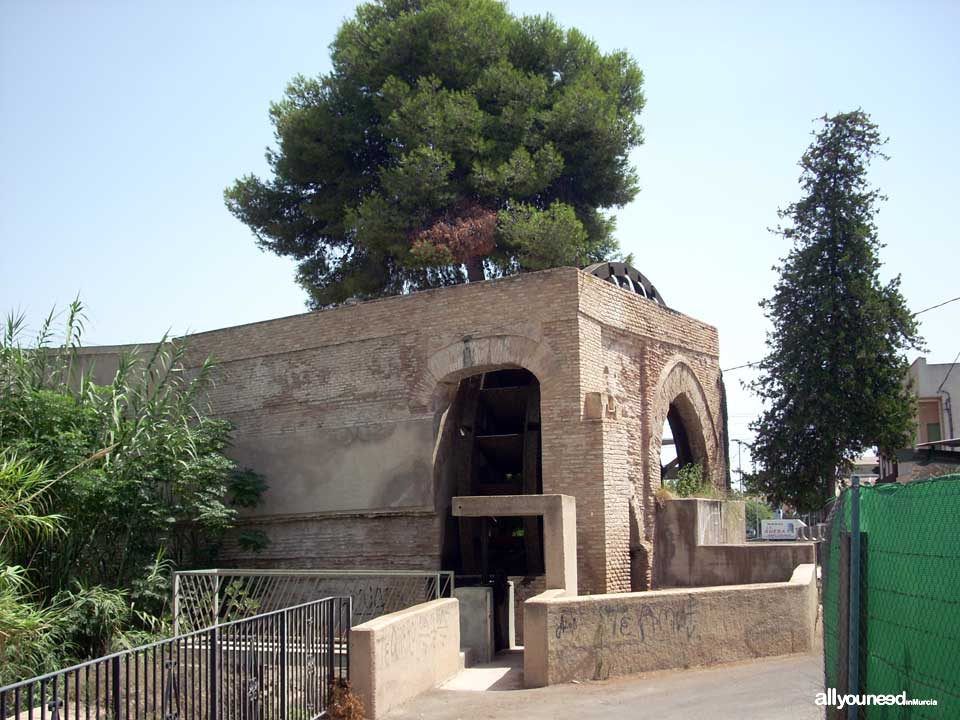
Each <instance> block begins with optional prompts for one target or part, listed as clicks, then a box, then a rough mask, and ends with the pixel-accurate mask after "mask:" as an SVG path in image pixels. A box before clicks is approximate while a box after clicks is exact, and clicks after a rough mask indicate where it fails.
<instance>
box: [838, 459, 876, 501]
mask: <svg viewBox="0 0 960 720" xmlns="http://www.w3.org/2000/svg"><path fill="white" fill-rule="evenodd" d="M879 473H880V458H878V457H877V456H876V454H874V453H872V452H866V453H863V454H862V455H860V456H859V457H858V458H857V459H856V460H854V461H853V466H852V467H851V468H850V472H849V473H848V474H847V476H846V477H843V478H841V479H840V482H841V484H842V485H843V487H849V486H850V485H851V484H852V483H853V479H854V478H857V479H858V480H859V481H860V484H861V485H873V484H874V483H875V482H876V481H877V480H878V479H879V477H880V474H879ZM837 492H838V493H839V492H840V490H839V488H838V489H837Z"/></svg>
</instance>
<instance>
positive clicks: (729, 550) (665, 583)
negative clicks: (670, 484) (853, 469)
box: [654, 498, 816, 588]
mask: <svg viewBox="0 0 960 720" xmlns="http://www.w3.org/2000/svg"><path fill="white" fill-rule="evenodd" d="M656 535H657V540H656V553H655V555H654V579H655V583H656V587H658V588H669V587H705V586H710V585H739V584H744V583H766V582H782V581H784V580H787V579H788V578H789V577H790V576H791V574H792V573H793V570H794V568H796V567H797V566H798V565H802V564H804V563H814V562H816V549H815V546H814V544H813V543H812V542H750V543H747V542H744V541H742V539H741V540H740V541H739V542H737V541H736V539H737V538H742V537H743V503H740V502H734V503H731V502H723V501H719V500H703V499H698V498H683V499H675V500H670V501H668V502H666V503H664V504H663V506H662V507H661V508H659V509H658V511H657V530H656Z"/></svg>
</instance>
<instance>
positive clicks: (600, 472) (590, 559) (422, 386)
mask: <svg viewBox="0 0 960 720" xmlns="http://www.w3.org/2000/svg"><path fill="white" fill-rule="evenodd" d="M189 347H190V351H189V354H188V365H189V366H190V367H197V366H198V365H199V364H200V363H201V361H202V360H203V359H204V358H205V357H207V356H208V355H213V356H214V357H215V358H216V359H217V361H218V362H219V372H218V374H217V377H216V385H215V387H214V388H213V389H212V390H211V392H210V395H209V401H210V406H211V409H212V411H213V413H214V414H215V415H217V416H219V417H222V418H224V419H226V420H229V421H230V422H232V423H233V424H234V426H235V428H236V431H235V433H234V442H233V446H232V448H231V450H230V452H231V454H232V455H233V457H235V458H236V459H237V461H238V462H239V463H240V464H241V465H244V466H248V467H251V468H253V469H254V470H256V471H258V472H260V473H262V474H263V475H264V476H265V478H266V480H267V482H268V484H269V486H270V487H269V490H268V491H267V492H266V494H265V497H264V504H263V506H262V507H260V508H257V510H256V512H255V513H253V514H251V515H249V516H248V517H247V518H246V522H247V523H248V524H250V525H251V526H255V527H256V528H257V529H260V530H263V531H264V532H265V533H266V535H267V536H268V538H269V539H270V541H271V544H270V545H269V547H267V549H266V550H265V551H263V552H262V553H261V554H259V555H253V556H251V555H244V554H242V553H241V552H240V551H239V548H238V547H237V546H236V545H233V544H231V543H229V542H228V543H227V544H226V546H225V550H224V557H223V558H222V561H221V562H222V563H223V564H228V565H235V566H241V565H246V566H258V567H265V566H266V567H277V568H284V567H287V568H298V567H299V568H304V567H328V568H357V567H358V568H364V567H367V568H406V569H424V570H435V569H442V568H441V565H442V557H443V553H442V548H443V545H444V541H445V539H446V534H447V533H448V532H449V528H450V527H451V524H450V523H448V521H447V518H448V517H449V514H450V503H449V499H450V479H449V478H448V477H446V476H445V475H444V466H443V462H442V458H438V457H437V455H438V452H439V444H438V443H437V437H438V434H440V433H441V432H442V422H443V419H444V417H445V413H446V411H447V409H448V407H449V405H450V403H451V401H452V399H453V398H454V397H455V394H456V387H457V383H458V382H459V380H460V379H462V378H464V377H466V376H469V375H471V374H475V373H477V372H482V371H485V370H491V369H495V368H500V367H525V368H527V369H528V370H530V371H531V372H533V373H534V374H535V375H536V377H537V379H538V380H539V381H540V391H541V441H542V458H543V491H544V493H562V494H566V495H571V496H573V497H575V498H576V505H577V549H578V578H579V590H580V591H581V592H607V591H611V592H612V591H624V590H629V589H630V588H631V587H632V586H633V585H634V584H635V582H634V581H636V582H640V581H641V580H642V582H641V584H643V583H646V582H648V578H647V574H646V572H645V571H644V572H641V573H639V574H640V575H642V576H643V577H642V578H639V579H637V578H634V577H632V573H631V553H632V552H641V551H642V550H643V549H644V548H649V547H651V546H652V543H653V540H654V537H653V525H654V518H653V500H652V498H653V493H654V492H655V490H656V488H657V487H658V486H659V482H660V480H659V473H660V465H659V462H660V454H659V453H660V447H659V446H660V438H661V429H662V426H663V420H664V418H665V417H666V412H667V408H668V405H669V403H670V402H673V401H674V400H677V399H678V398H680V399H684V402H688V406H689V407H690V408H693V410H694V411H695V413H696V414H698V416H699V419H698V422H697V428H696V433H695V435H696V437H695V438H694V439H695V440H696V442H695V443H694V444H696V445H698V447H700V446H702V451H703V453H704V458H703V460H704V462H705V465H706V467H707V470H708V474H709V475H710V477H711V478H713V479H714V480H715V481H716V482H721V481H722V478H723V477H725V472H726V471H725V466H724V463H723V456H722V446H723V439H722V433H723V429H722V426H721V420H720V392H719V378H720V373H719V364H718V353H719V344H718V337H717V331H716V329H715V328H713V327H711V326H709V325H706V324H704V323H701V322H699V321H697V320H694V319H693V318H690V317H687V316H685V315H682V314H681V313H679V312H676V311H673V310H669V309H666V308H663V307H661V306H659V305H657V304H655V303H653V302H651V301H649V300H646V299H644V298H641V297H639V296H637V295H636V294H633V293H630V292H627V291H624V290H622V289H620V288H617V287H615V286H613V285H612V284H610V283H607V282H604V281H602V280H600V279H598V278H595V277H593V276H591V275H587V274H585V273H583V272H581V271H579V270H576V269H574V268H556V269H554V270H548V271H545V272H539V273H529V274H524V275H518V276H513V277H509V278H503V279H500V280H495V281H487V282H482V283H469V284H464V285H457V286H454V287H448V288H440V289H437V290H430V291H424V292H418V293H414V294H411V295H406V296H402V297H394V298H388V299H384V300H377V301H372V302H364V303H357V304H352V305H345V306H342V307H338V308H335V309H331V310H325V311H322V312H312V313H305V314H302V315H295V316H292V317H287V318H280V319H277V320H271V321H266V322H260V323H253V324H250V325H244V326H240V327H233V328H226V329H222V330H215V331H212V332H204V333H199V334H196V335H192V336H190V338H189ZM120 349H122V348H106V349H105V348H93V349H90V350H87V351H84V353H83V354H84V357H86V358H87V359H88V360H93V359H96V361H97V363H98V368H101V369H102V370H101V372H102V373H103V374H104V375H107V374H108V373H109V366H110V364H111V363H113V364H114V365H115V358H116V352H117V351H119V350H120ZM101 379H105V378H101ZM447 474H449V473H447ZM634 574H636V573H634Z"/></svg>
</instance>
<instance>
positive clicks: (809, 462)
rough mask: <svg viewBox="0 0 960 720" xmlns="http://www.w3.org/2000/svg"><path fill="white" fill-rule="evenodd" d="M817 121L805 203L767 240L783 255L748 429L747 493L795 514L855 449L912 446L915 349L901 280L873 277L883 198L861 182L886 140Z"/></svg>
mask: <svg viewBox="0 0 960 720" xmlns="http://www.w3.org/2000/svg"><path fill="white" fill-rule="evenodd" d="M821 121H822V128H820V129H819V131H817V132H815V133H814V141H813V142H812V143H811V145H810V147H809V148H808V149H807V151H806V152H805V153H804V155H803V158H802V159H801V160H800V167H801V168H802V173H801V175H800V186H801V188H802V189H803V193H804V194H803V197H802V198H801V199H800V200H799V201H797V202H795V203H793V204H791V205H789V206H788V207H787V208H786V209H784V210H781V211H780V218H781V220H785V221H787V222H786V223H785V226H781V227H779V228H778V229H777V230H776V231H775V232H776V233H777V234H779V235H781V236H782V237H784V238H786V239H787V240H789V241H791V242H792V244H793V247H792V249H791V250H790V252H789V253H788V255H787V256H786V257H785V258H784V259H783V260H782V261H781V265H780V266H779V267H778V268H776V269H778V270H779V272H780V279H779V280H778V282H777V284H776V286H775V288H774V293H773V297H771V298H770V299H768V300H764V301H763V302H761V307H763V308H764V310H765V313H766V316H767V318H768V319H769V320H770V321H771V323H772V324H773V329H772V331H771V332H770V333H769V334H768V336H767V347H768V354H767V356H766V358H764V360H763V361H762V362H761V363H760V370H761V375H760V378H759V379H758V380H757V381H756V382H754V383H753V384H752V388H753V390H754V391H755V392H756V393H757V394H758V395H759V396H760V397H761V398H762V399H763V400H764V404H765V410H764V412H763V413H762V415H761V416H760V418H759V419H758V420H757V421H756V422H755V423H753V425H752V426H751V427H752V429H753V430H754V431H755V433H756V440H755V441H754V445H753V455H754V457H755V458H756V460H757V461H758V462H759V463H760V464H761V465H762V466H763V468H764V472H762V473H760V474H759V475H758V476H757V485H758V486H757V487H756V488H755V489H756V490H758V491H760V492H763V493H765V494H766V495H768V496H769V497H770V499H771V500H772V501H774V502H777V503H784V502H786V503H789V504H791V505H794V506H795V507H797V508H798V509H800V510H812V509H817V508H820V507H822V505H823V503H824V502H825V501H826V500H828V499H829V498H831V497H833V494H834V486H835V485H834V484H835V482H836V479H837V477H838V474H839V473H841V472H842V471H843V470H844V469H845V468H846V467H848V466H849V463H850V461H851V460H852V459H853V458H854V457H855V456H856V455H858V454H859V453H861V452H863V450H864V449H865V448H867V447H870V446H878V447H879V448H880V449H881V450H892V449H895V448H898V447H903V446H904V445H907V444H909V443H910V442H911V439H912V433H913V413H914V407H913V401H912V400H911V397H910V394H909V393H908V392H907V390H906V388H905V386H904V377H905V374H906V370H907V360H906V356H905V353H906V351H907V350H908V349H912V348H913V349H915V348H919V347H921V345H922V341H921V340H920V337H919V335H918V331H917V323H916V321H915V319H914V317H913V314H912V313H911V312H910V311H909V310H908V309H907V305H906V302H905V300H904V298H903V295H902V294H901V293H900V278H899V276H897V277H896V278H894V279H893V280H891V281H890V282H888V283H886V284H884V283H882V282H881V281H880V278H879V269H880V265H881V263H880V259H879V251H880V249H881V248H882V247H883V245H882V244H881V243H880V241H879V240H878V238H877V226H876V223H875V221H874V217H875V215H876V213H877V206H878V203H879V202H881V201H882V200H885V199H886V198H885V197H884V196H883V195H881V194H880V192H879V190H877V189H876V188H874V187H872V186H871V184H870V182H869V180H868V177H867V173H868V169H869V166H870V163H871V162H872V161H873V160H875V159H877V158H880V159H884V160H885V159H887V157H886V156H885V155H884V154H883V152H882V148H883V146H884V144H885V143H886V139H884V138H882V137H881V135H880V132H879V130H878V128H877V126H876V125H875V124H874V123H872V122H871V120H870V116H869V115H867V114H866V113H864V112H863V111H862V110H856V111H854V112H849V113H841V114H839V115H834V116H832V117H828V116H824V117H823V118H821Z"/></svg>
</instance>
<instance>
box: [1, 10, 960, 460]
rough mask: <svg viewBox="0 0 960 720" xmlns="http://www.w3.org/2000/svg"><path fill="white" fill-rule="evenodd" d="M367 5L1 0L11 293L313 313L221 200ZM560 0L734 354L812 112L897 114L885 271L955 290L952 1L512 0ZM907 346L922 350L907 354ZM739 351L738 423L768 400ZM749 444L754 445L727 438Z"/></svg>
mask: <svg viewBox="0 0 960 720" xmlns="http://www.w3.org/2000/svg"><path fill="white" fill-rule="evenodd" d="M353 7H354V3H353V2H316V1H314V2H283V1H278V2H270V3H266V2H261V3H253V2H227V1H226V0H218V1H213V0H208V1H207V2H201V3H188V2H171V1H169V0H167V1H165V2H137V3H131V2H121V1H117V2H98V1H96V0H86V1H85V2H77V1H72V2H50V1H46V0H32V1H31V0H0V158H2V162H0V198H2V212H0V243H2V253H0V309H2V310H3V311H6V310H8V309H17V308H19V309H22V310H24V311H26V312H27V314H28V317H29V318H30V321H31V325H34V326H35V325H36V323H37V321H38V318H39V317H40V316H41V315H43V314H44V313H45V312H46V311H47V310H48V309H49V307H50V306H51V305H53V304H57V305H60V306H63V305H64V304H66V303H67V302H69V301H70V300H71V299H72V298H73V297H74V296H75V295H76V294H77V293H79V294H80V295H81V296H82V298H83V300H84V301H85V303H86V304H87V306H88V308H89V315H90V320H91V322H90V325H89V333H88V337H87V340H88V342H90V343H96V344H111V343H121V342H147V341H152V340H155V339H157V338H158V337H159V336H160V335H161V334H162V333H163V332H164V331H165V330H167V329H168V328H172V329H173V330H174V331H175V332H185V331H198V330H207V329H211V328H217V327H223V326H228V325H235V324H240V323H245V322H251V321H255V320H263V319H267V318H272V317H278V316H282V315H289V314H292V313H297V312H301V311H302V310H303V309H304V294H303V292H302V291H301V290H300V289H299V288H298V287H297V286H296V285H295V284H294V282H293V264H292V263H291V262H289V261H286V260H283V259H280V258H277V257H275V256H272V255H267V254H264V253H262V252H260V251H259V250H257V248H256V247H255V245H254V242H253V239H252V237H251V236H250V233H249V231H248V230H247V229H246V228H245V227H244V226H242V225H241V224H240V223H239V222H237V221H236V220H234V219H233V217H232V216H231V215H230V214H229V213H228V212H227V211H226V209H225V208H224V206H223V200H222V191H223V188H224V187H225V186H226V185H228V184H229V183H230V182H231V181H232V180H233V179H234V178H235V177H237V176H239V175H242V174H244V173H247V172H251V171H253V172H257V173H263V172H265V170H266V164H265V162H264V159H263V153H264V149H265V147H266V146H267V145H268V144H269V143H270V142H271V141H272V128H271V127H270V124H269V121H268V118H267V107H268V103H269V102H270V101H271V100H274V99H278V98H279V97H280V96H281V94H282V92H283V88H284V85H285V84H286V82H287V81H288V80H289V79H290V78H291V77H292V76H293V75H295V74H297V73H303V74H307V75H311V74H318V73H322V72H325V71H327V70H328V69H329V59H328V51H327V46H328V44H329V43H330V41H331V40H332V39H333V35H334V32H335V30H336V28H337V26H338V25H339V23H340V22H341V20H342V19H343V18H345V17H347V16H348V15H350V14H352V11H353ZM510 7H511V9H512V10H513V11H514V12H516V13H520V14H539V13H545V12H548V11H549V12H552V13H553V14H554V15H555V16H556V17H557V18H558V20H560V22H562V23H563V24H564V25H567V26H576V27H579V28H580V29H582V30H583V31H584V32H586V33H587V34H588V35H590V36H592V37H593V38H595V39H596V40H597V41H598V43H599V44H600V46H601V47H602V48H603V49H605V50H612V49H616V48H625V49H627V50H628V51H629V52H630V53H631V54H632V55H633V56H634V57H635V58H636V59H637V60H638V62H639V63H640V66H641V67H642V68H643V70H644V73H645V75H646V94H647V101H648V102H647V109H646V110H645V111H644V113H643V116H642V122H643V125H644V126H645V128H646V144H645V145H644V146H643V147H642V148H641V149H639V150H638V151H637V152H636V153H635V156H634V160H635V162H636V165H637V167H638V169H639V173H640V178H641V184H642V187H643V190H642V192H641V194H640V195H639V197H638V198H637V199H636V200H635V201H634V202H633V203H632V204H631V205H630V206H629V207H626V208H624V209H622V210H620V211H619V212H618V217H619V231H618V236H619V239H620V242H621V245H622V246H623V247H624V249H625V250H626V251H629V252H633V253H634V255H635V258H636V264H637V266H638V267H639V268H640V270H641V271H642V272H644V273H645V274H647V275H648V276H649V277H650V278H651V279H652V280H653V281H654V282H655V283H656V284H657V286H658V288H659V289H660V290H661V292H662V293H663V295H664V297H665V298H666V300H667V302H668V304H669V305H671V306H672V307H675V308H676V309H678V310H680V311H682V312H685V313H688V314H690V315H693V316H695V317H697V318H701V319H703V320H705V321H707V322H710V323H712V324H714V325H716V326H717V327H718V328H719V330H720V340H721V365H722V366H723V367H725V368H728V367H732V366H734V365H740V364H741V363H745V362H747V361H751V360H755V359H757V358H759V357H761V356H762V354H763V352H764V333H765V329H766V321H765V320H764V318H763V316H762V314H761V312H760V310H759V308H758V307H757V301H758V300H759V299H760V298H762V297H764V296H766V295H769V293H770V291H771V288H772V285H773V281H774V278H775V275H774V273H773V272H772V271H771V266H772V265H773V264H774V263H775V262H776V261H777V259H778V258H779V257H781V256H782V255H783V254H784V253H785V251H786V250H787V248H786V246H785V245H784V244H783V241H782V240H780V239H778V238H777V237H776V236H773V235H770V234H769V233H767V232H766V228H768V227H770V226H773V225H775V224H776V222H777V216H776V210H777V208H778V207H780V206H784V205H786V204H787V203H789V202H790V201H791V200H793V199H795V198H796V197H797V194H798V188H797V184H796V181H797V175H798V172H799V170H798V168H797V166H796V162H797V160H798V159H799V157H800V155H801V153H802V152H803V149H804V148H805V147H806V145H807V144H808V143H809V140H810V137H809V133H810V131H811V129H812V124H811V120H812V119H813V118H814V117H817V116H819V115H822V114H823V113H834V112H838V111H843V110H849V109H853V108H856V107H863V108H864V109H865V110H866V111H868V112H870V113H872V115H873V118H874V120H875V121H876V122H877V123H878V124H879V125H880V127H881V130H882V131H883V132H884V133H885V134H887V135H889V136H890V138H891V142H890V145H889V146H888V150H889V153H890V155H891V156H892V159H891V160H890V161H889V162H887V163H885V164H883V165H882V166H880V167H878V168H877V170H876V172H875V174H874V177H875V180H876V182H877V183H878V184H879V185H880V186H881V187H882V188H883V189H884V190H885V191H886V193H887V194H888V195H889V198H890V199H889V202H888V203H887V204H886V205H885V206H884V208H883V210H882V212H881V214H880V216H879V218H878V221H879V226H880V231H881V237H882V239H883V240H884V242H886V243H887V247H886V248H885V250H884V251H883V256H882V257H883V260H884V261H885V263H886V265H885V269H884V273H885V274H886V275H887V276H889V275H893V274H896V273H900V274H902V276H903V290H904V293H905V294H906V297H907V299H908V301H909V303H910V305H911V307H912V308H914V309H917V310H918V309H921V308H923V307H926V306H928V305H932V304H934V303H936V302H939V301H941V300H944V299H946V298H948V297H955V296H957V295H960V280H958V278H960V272H958V249H960V237H958V232H957V230H956V197H957V194H958V190H960V188H958V182H957V177H958V168H960V145H958V120H957V118H958V117H960V95H958V93H957V85H958V78H960V42H958V28H960V3H951V2H939V3H938V2H924V1H922V0H920V1H913V2H907V1H906V0H904V1H903V2H899V3H893V2H883V1H882V0H874V1H873V2H863V3H852V2H794V3H791V4H789V5H788V4H787V3H784V2H776V3H771V2H758V3H746V2H723V3H721V2H719V1H715V2H702V3H692V2H687V3H684V2H670V3H667V2H663V3H657V4H650V3H643V2H626V1H624V2H614V1H612V0H611V1H605V0H593V1H592V2H582V0H578V1H577V2H569V1H565V0H564V1H561V0H552V1H551V2H546V1H545V0H525V1H523V2H519V1H516V2H512V3H510ZM922 318H923V323H922V330H923V332H924V335H925V336H926V338H927V341H928V345H929V352H928V353H927V355H928V357H929V358H930V360H931V361H938V362H950V361H951V360H952V359H953V357H954V355H955V354H956V353H957V351H960V333H958V332H957V328H958V327H960V303H955V304H953V305H951V306H948V307H946V308H943V309H941V310H936V311H933V312H930V313H927V314H925V315H923V316H922ZM911 359H912V358H911ZM749 377H750V373H749V372H743V371H741V372H737V373H730V374H728V376H727V384H728V389H729V393H730V413H731V428H730V430H731V436H732V437H734V438H743V439H747V438H748V433H747V428H746V425H747V423H748V422H749V420H750V419H751V418H752V417H753V416H754V415H755V414H756V411H757V409H758V403H757V401H756V400H755V399H754V398H752V397H750V396H749V395H748V394H747V393H746V392H744V391H743V390H741V389H740V388H739V387H738V380H739V379H748V378H749ZM732 449H733V458H734V465H736V447H735V446H734V447H733V448H732Z"/></svg>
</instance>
